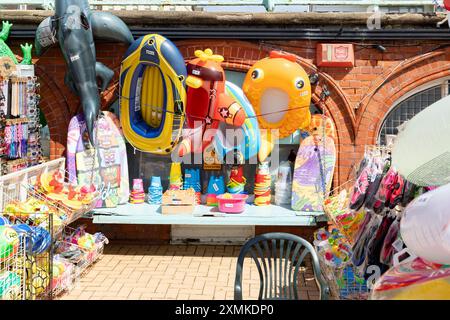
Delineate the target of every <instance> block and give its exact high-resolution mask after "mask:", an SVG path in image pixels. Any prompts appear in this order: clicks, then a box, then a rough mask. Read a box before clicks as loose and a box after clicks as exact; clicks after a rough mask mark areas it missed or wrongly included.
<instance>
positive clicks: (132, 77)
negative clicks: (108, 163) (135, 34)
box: [120, 34, 186, 154]
mask: <svg viewBox="0 0 450 320" xmlns="http://www.w3.org/2000/svg"><path fill="white" fill-rule="evenodd" d="M185 81H186V66H185V64H184V59H183V57H182V56H181V53H180V52H179V51H178V49H177V48H176V47H175V45H174V44H173V43H172V42H171V41H169V40H168V39H166V38H164V37H162V36H160V35H157V34H150V35H146V36H144V37H141V38H139V39H137V40H136V41H135V42H134V43H133V44H132V45H131V46H130V47H129V48H128V51H127V52H126V54H125V58H124V60H123V61H122V67H121V71H120V122H121V124H122V130H123V133H124V135H125V138H126V139H127V140H128V141H129V142H130V143H131V144H132V145H133V146H134V147H136V148H138V149H140V150H143V151H146V152H151V153H155V154H168V153H170V152H171V151H172V149H173V147H174V146H175V145H176V144H177V143H178V140H179V138H180V134H181V130H182V126H183V121H184V115H183V112H184V110H183V109H184V105H185V102H186V90H185Z"/></svg>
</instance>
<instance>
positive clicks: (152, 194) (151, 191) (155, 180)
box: [148, 176, 163, 204]
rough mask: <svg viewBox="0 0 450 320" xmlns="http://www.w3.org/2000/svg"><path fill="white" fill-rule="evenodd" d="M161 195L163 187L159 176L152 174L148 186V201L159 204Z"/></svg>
mask: <svg viewBox="0 0 450 320" xmlns="http://www.w3.org/2000/svg"><path fill="white" fill-rule="evenodd" d="M162 195H163V187H162V185H161V177H156V176H153V177H152V179H151V181H150V187H148V203H149V204H161V201H162Z"/></svg>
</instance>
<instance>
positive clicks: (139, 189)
mask: <svg viewBox="0 0 450 320" xmlns="http://www.w3.org/2000/svg"><path fill="white" fill-rule="evenodd" d="M144 201H145V192H144V182H143V181H142V179H133V190H132V191H131V192H130V203H133V204H140V203H144Z"/></svg>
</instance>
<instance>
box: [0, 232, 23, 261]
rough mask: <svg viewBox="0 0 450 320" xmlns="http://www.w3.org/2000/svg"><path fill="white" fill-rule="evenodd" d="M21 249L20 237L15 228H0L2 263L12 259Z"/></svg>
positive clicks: (0, 256)
mask: <svg viewBox="0 0 450 320" xmlns="http://www.w3.org/2000/svg"><path fill="white" fill-rule="evenodd" d="M18 248H19V236H18V234H17V232H16V231H14V229H13V228H11V227H9V226H0V261H5V260H6V259H8V258H11V257H12V256H13V255H14V254H15V253H16V252H17V250H18Z"/></svg>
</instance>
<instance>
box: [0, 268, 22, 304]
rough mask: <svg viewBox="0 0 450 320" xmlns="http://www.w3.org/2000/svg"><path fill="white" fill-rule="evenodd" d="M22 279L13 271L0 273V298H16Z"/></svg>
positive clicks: (18, 294)
mask: <svg viewBox="0 0 450 320" xmlns="http://www.w3.org/2000/svg"><path fill="white" fill-rule="evenodd" d="M21 284H22V279H21V277H20V276H19V275H18V274H17V273H14V272H11V271H4V272H2V273H0V300H16V299H17V298H18V297H19V296H20V291H21V290H20V289H21Z"/></svg>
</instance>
